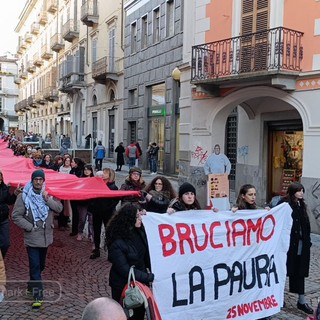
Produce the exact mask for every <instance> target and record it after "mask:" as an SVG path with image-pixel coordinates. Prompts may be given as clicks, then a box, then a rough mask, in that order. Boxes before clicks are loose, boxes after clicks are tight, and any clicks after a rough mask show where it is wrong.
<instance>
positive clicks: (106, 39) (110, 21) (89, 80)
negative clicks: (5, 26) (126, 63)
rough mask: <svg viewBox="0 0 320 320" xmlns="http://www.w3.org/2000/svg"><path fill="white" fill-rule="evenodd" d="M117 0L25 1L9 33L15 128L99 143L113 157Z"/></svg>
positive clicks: (117, 106) (118, 64) (119, 56)
mask: <svg viewBox="0 0 320 320" xmlns="http://www.w3.org/2000/svg"><path fill="white" fill-rule="evenodd" d="M121 9H122V4H121V1H113V2H112V3H110V4H108V6H104V5H103V3H101V2H100V1H96V0H84V1H80V0H30V1H29V2H27V4H26V6H25V7H24V9H23V11H22V12H21V15H20V18H19V22H18V24H17V27H16V29H15V31H16V32H17V33H18V34H19V43H18V48H17V53H18V57H19V60H18V66H19V80H18V82H19V84H18V85H19V89H20V95H19V101H18V103H17V105H16V107H15V109H16V112H17V113H18V115H19V126H20V128H21V129H24V130H25V131H28V132H30V131H31V132H33V133H37V134H40V135H41V136H42V137H45V136H46V135H47V134H48V133H49V134H51V136H52V137H54V140H55V141H56V145H57V146H58V144H59V137H60V136H61V135H66V136H68V137H70V140H71V144H72V148H82V147H84V146H85V138H86V137H87V136H88V135H89V134H91V136H92V138H93V139H92V140H91V143H92V142H93V141H97V140H101V141H102V142H103V144H104V145H105V146H106V147H107V148H108V150H109V152H108V156H110V157H112V156H113V147H114V144H116V143H118V141H119V140H121V139H122V121H121V118H122V92H123V88H122V87H123V84H122V83H123V80H122V78H123V75H122V73H123V66H122V60H123V51H122V44H121V41H122V34H121V32H122V28H121V24H122V20H121Z"/></svg>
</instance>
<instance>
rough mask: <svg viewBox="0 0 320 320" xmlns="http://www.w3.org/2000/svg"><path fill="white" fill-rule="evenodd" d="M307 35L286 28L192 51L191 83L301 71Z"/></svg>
mask: <svg viewBox="0 0 320 320" xmlns="http://www.w3.org/2000/svg"><path fill="white" fill-rule="evenodd" d="M302 36H303V33H302V32H299V31H295V30H291V29H287V28H283V27H278V28H273V29H269V30H264V31H261V32H257V33H251V34H246V35H243V36H239V37H234V38H230V39H224V40H219V41H215V42H211V43H206V44H202V45H197V46H193V47H192V70H191V81H192V82H197V81H204V80H219V79H221V78H226V77H231V76H236V75H240V74H245V73H252V72H259V71H300V70H301V61H302V59H303V47H302V41H301V40H302Z"/></svg>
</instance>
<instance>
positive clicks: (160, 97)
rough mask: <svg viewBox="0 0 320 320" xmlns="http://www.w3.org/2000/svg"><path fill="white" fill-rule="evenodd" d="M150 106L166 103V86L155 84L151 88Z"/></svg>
mask: <svg viewBox="0 0 320 320" xmlns="http://www.w3.org/2000/svg"><path fill="white" fill-rule="evenodd" d="M151 93H152V97H151V100H152V101H151V105H152V106H159V105H165V103H166V99H165V98H166V86H165V84H164V83H161V84H157V85H155V86H152V87H151Z"/></svg>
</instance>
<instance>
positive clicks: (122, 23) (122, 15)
mask: <svg viewBox="0 0 320 320" xmlns="http://www.w3.org/2000/svg"><path fill="white" fill-rule="evenodd" d="M123 1H124V0H122V1H121V49H122V51H124V46H123V32H124V31H123V28H124V22H123V17H124V14H123V9H124V6H123Z"/></svg>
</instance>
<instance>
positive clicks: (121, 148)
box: [114, 145, 126, 166]
mask: <svg viewBox="0 0 320 320" xmlns="http://www.w3.org/2000/svg"><path fill="white" fill-rule="evenodd" d="M114 152H116V153H117V165H118V166H123V165H124V156H123V154H124V153H125V152H126V150H125V148H124V146H120V145H119V146H117V147H116V149H115V150H114Z"/></svg>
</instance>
